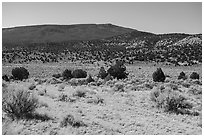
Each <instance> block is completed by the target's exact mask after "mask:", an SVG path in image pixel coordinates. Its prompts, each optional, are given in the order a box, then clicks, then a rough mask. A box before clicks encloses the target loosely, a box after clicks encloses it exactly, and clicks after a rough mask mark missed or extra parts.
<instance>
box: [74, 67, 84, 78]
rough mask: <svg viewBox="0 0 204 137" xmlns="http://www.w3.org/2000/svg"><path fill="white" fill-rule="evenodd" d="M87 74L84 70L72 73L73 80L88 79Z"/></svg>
mask: <svg viewBox="0 0 204 137" xmlns="http://www.w3.org/2000/svg"><path fill="white" fill-rule="evenodd" d="M86 76H87V72H86V71H84V70H82V69H76V70H74V71H73V72H72V77H73V78H86Z"/></svg>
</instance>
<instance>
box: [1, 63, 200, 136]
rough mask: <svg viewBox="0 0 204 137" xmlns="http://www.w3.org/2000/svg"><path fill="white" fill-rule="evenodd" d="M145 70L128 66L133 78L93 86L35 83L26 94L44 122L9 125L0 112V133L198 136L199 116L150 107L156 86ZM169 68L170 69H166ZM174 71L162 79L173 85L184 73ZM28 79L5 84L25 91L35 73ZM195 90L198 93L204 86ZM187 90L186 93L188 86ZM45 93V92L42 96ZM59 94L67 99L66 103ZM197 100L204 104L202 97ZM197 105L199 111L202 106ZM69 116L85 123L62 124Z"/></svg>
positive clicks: (12, 123) (3, 114) (147, 69)
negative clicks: (35, 103) (118, 85)
mask: <svg viewBox="0 0 204 137" xmlns="http://www.w3.org/2000/svg"><path fill="white" fill-rule="evenodd" d="M144 66H145V65H144ZM144 66H141V65H140V66H135V67H133V66H129V67H128V68H127V70H128V71H129V72H131V75H132V77H131V78H129V80H124V81H115V83H112V84H103V85H100V86H94V85H91V84H90V85H83V86H72V85H70V84H69V83H66V82H62V83H59V84H50V83H40V84H36V88H35V89H34V90H32V91H30V92H32V93H33V94H34V95H35V96H36V97H37V98H38V99H39V102H40V105H39V107H38V108H37V109H36V113H38V114H39V115H42V116H46V118H47V119H46V118H45V119H44V120H43V118H41V119H40V118H39V119H29V120H18V121H17V120H14V121H11V120H10V119H9V118H8V117H7V116H6V115H5V113H4V112H2V117H3V123H2V134H10V135H19V134H20V135H55V134H57V135H65V134H66V135H67V134H69V135H71V134H74V135H75V134H82V135H84V134H88V135H201V134H202V112H201V114H200V115H198V116H193V115H187V114H186V115H181V114H174V113H166V112H163V111H162V110H160V109H158V108H156V107H155V106H154V103H153V102H152V101H151V100H150V92H151V90H152V87H153V86H154V85H155V83H153V82H152V80H151V73H152V72H153V71H154V69H155V68H156V67H155V68H152V66H145V68H144ZM139 67H141V69H139ZM5 68H6V67H3V73H6V72H5V71H4V70H5ZM92 68H93V67H92ZM171 69H172V71H170V70H171ZM174 69H175V68H170V67H166V68H165V67H164V68H163V70H164V71H165V72H166V73H168V75H170V76H171V78H169V79H170V80H168V79H167V80H166V83H168V82H169V81H174V78H175V77H176V75H177V74H179V73H180V70H182V68H178V69H177V70H176V71H175V70H174ZM91 70H92V69H91ZM138 70H139V71H140V72H138ZM173 70H174V71H173ZM198 70H199V71H198ZM7 71H9V69H7ZM59 71H60V70H59ZM184 71H185V72H186V73H187V74H189V73H190V72H192V71H197V72H199V73H200V74H202V72H201V69H200V68H195V69H194V70H192V69H186V70H184ZM52 72H53V71H52ZM90 72H91V71H90ZM136 72H137V73H136ZM47 74H48V73H46V75H47ZM32 76H33V77H30V78H29V79H28V80H26V81H24V82H16V81H15V82H10V83H8V82H7V83H5V84H6V85H7V86H8V87H10V88H21V89H22V88H23V89H25V90H28V87H29V85H30V84H31V83H34V82H35V81H34V76H35V77H38V76H36V75H34V73H32ZM200 81H201V80H200ZM118 82H119V83H123V84H122V85H123V88H122V89H123V90H121V91H120V90H116V89H115V85H116V83H118ZM133 82H134V83H133ZM201 82H202V81H201ZM146 83H149V84H152V87H151V86H146V85H147V84H146ZM157 84H158V83H156V85H157ZM194 86H197V87H199V88H200V89H201V90H202V85H194ZM182 88H183V89H185V88H184V87H182ZM77 90H83V91H84V92H85V96H84V97H78V96H73V95H74V94H75V93H76V91H77ZM186 90H188V89H187V88H186ZM44 91H46V93H43V92H44ZM62 95H63V96H65V99H64V100H63V99H62ZM201 96H202V95H201ZM60 99H61V100H60ZM199 101H202V97H201V100H198V102H199ZM201 103H202V102H201ZM199 107H200V108H201V104H200V106H199ZM201 111H202V109H201ZM68 114H70V115H73V116H74V119H75V121H81V122H82V123H84V125H81V126H76V127H74V126H71V125H67V126H61V123H62V121H63V119H64V118H65V117H66V116H67V115H68Z"/></svg>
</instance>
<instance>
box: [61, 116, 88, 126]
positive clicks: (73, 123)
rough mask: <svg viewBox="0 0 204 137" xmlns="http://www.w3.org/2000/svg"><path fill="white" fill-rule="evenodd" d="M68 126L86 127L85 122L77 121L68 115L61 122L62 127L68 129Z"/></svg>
mask: <svg viewBox="0 0 204 137" xmlns="http://www.w3.org/2000/svg"><path fill="white" fill-rule="evenodd" d="M68 125H70V126H72V127H81V126H86V124H85V123H84V122H83V121H80V120H76V119H75V118H74V116H73V115H71V114H68V115H67V116H66V117H64V118H63V120H62V121H61V122H60V127H67V126H68Z"/></svg>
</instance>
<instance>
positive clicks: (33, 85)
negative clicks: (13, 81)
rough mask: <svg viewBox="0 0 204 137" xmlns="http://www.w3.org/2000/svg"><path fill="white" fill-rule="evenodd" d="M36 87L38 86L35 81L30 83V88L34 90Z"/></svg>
mask: <svg viewBox="0 0 204 137" xmlns="http://www.w3.org/2000/svg"><path fill="white" fill-rule="evenodd" d="M35 88H36V85H35V84H34V83H32V84H30V85H29V87H28V89H29V90H33V89H35Z"/></svg>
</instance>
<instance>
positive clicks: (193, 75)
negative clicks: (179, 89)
mask: <svg viewBox="0 0 204 137" xmlns="http://www.w3.org/2000/svg"><path fill="white" fill-rule="evenodd" d="M190 78H191V79H199V74H198V73H196V72H193V73H192V74H191V75H190Z"/></svg>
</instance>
